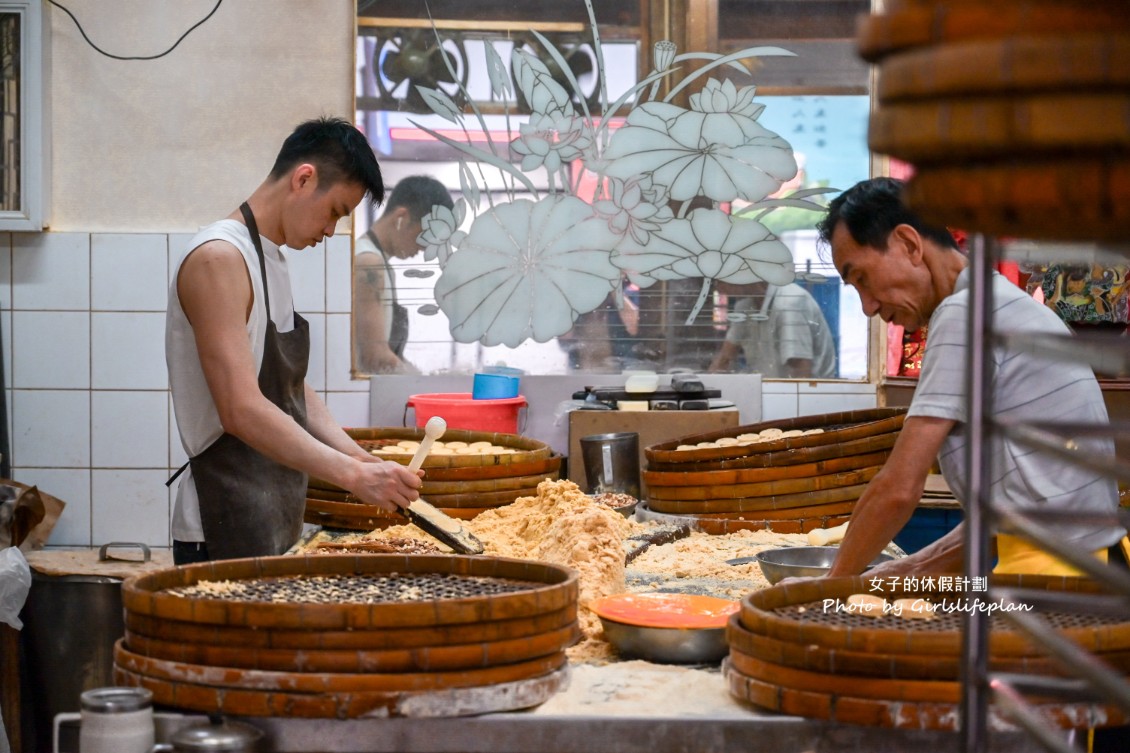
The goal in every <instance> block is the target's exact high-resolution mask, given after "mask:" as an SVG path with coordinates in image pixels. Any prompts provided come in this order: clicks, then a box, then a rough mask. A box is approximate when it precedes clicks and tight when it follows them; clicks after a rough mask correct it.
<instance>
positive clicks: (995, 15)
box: [856, 0, 1130, 63]
mask: <svg viewBox="0 0 1130 753" xmlns="http://www.w3.org/2000/svg"><path fill="white" fill-rule="evenodd" d="M1128 28H1130V18H1128V17H1127V15H1126V6H1125V4H1124V3H1123V2H1122V0H1090V1H1089V2H1071V1H1070V0H1069V1H1068V2H1063V1H1062V0H1059V1H1058V2H1048V0H1000V1H998V2H993V3H985V2H983V0H982V1H979V2H972V1H970V0H964V1H963V0H946V2H944V3H943V2H934V3H915V4H909V3H907V4H905V5H904V6H903V7H897V6H896V7H895V8H892V9H891V12H889V13H885V14H872V15H870V16H863V17H862V18H861V19H860V21H859V24H858V25H857V31H856V48H857V51H858V52H859V56H860V57H861V58H863V59H864V60H866V61H868V62H871V63H873V62H876V61H878V60H880V59H883V58H885V57H886V56H888V55H891V54H892V53H896V52H900V51H904V50H909V49H913V48H916V47H929V46H934V45H942V44H952V43H955V42H963V41H968V40H975V39H1000V38H1004V37H1020V36H1036V37H1047V36H1062V35H1064V34H1075V33H1088V32H1107V31H1110V30H1112V29H1122V30H1125V29H1128Z"/></svg>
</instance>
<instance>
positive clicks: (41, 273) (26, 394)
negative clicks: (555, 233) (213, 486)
mask: <svg viewBox="0 0 1130 753" xmlns="http://www.w3.org/2000/svg"><path fill="white" fill-rule="evenodd" d="M191 237H192V236H191V234H186V233H172V234H156V233H154V234H118V233H105V234H101V233H93V234H91V233H43V234H22V233H15V234H12V233H2V234H0V336H2V338H3V348H2V354H3V363H4V383H5V385H6V387H7V394H6V397H7V400H8V410H9V450H10V458H9V461H10V463H11V467H12V477H13V478H14V479H15V480H17V481H20V482H22V483H25V484H35V485H38V486H39V487H40V488H41V489H42V490H43V491H45V492H47V493H49V494H52V495H54V496H56V497H58V498H59V499H61V500H63V501H64V502H65V503H66V505H67V506H66V509H65V510H64V512H63V516H62V518H61V519H60V520H59V522H58V524H57V525H56V526H55V528H54V530H53V532H52V535H51V539H50V542H49V543H50V544H52V545H60V546H64V545H65V546H74V545H99V544H103V543H106V542H108V541H141V542H144V543H146V544H150V545H152V546H168V545H169V517H170V514H171V511H172V493H171V492H170V491H169V490H168V489H166V487H165V483H164V482H165V479H167V478H168V477H169V475H170V474H171V473H172V472H173V470H175V469H176V468H177V467H179V466H180V464H181V463H183V462H184V459H185V458H184V451H183V450H182V449H181V446H180V440H179V438H178V437H177V433H176V425H175V421H174V419H173V412H172V405H171V402H170V400H169V394H168V375H167V373H166V370H165V345H164V343H165V304H166V298H167V296H168V285H169V280H170V279H171V278H172V274H173V272H174V270H175V267H176V262H177V261H178V260H179V259H180V257H181V255H182V254H183V253H184V251H185V249H186V247H187V244H188V242H189V240H190V239H191ZM349 254H350V246H349V238H348V236H337V237H334V238H331V239H330V240H329V241H328V242H327V243H326V244H323V245H322V246H320V247H318V248H315V249H307V250H305V251H301V252H297V253H294V254H292V255H291V264H292V269H293V280H294V298H295V302H296V306H297V307H298V309H299V310H300V311H301V313H302V314H303V315H304V316H306V318H307V319H309V320H310V325H311V334H312V338H313V349H314V352H313V354H312V358H311V373H310V383H311V384H312V385H313V386H314V387H315V388H316V389H318V390H320V391H321V392H322V396H323V398H324V399H325V400H326V401H327V403H328V404H329V405H330V407H331V408H332V409H333V411H334V414H335V415H336V416H337V417H338V420H340V421H341V422H342V423H343V424H346V425H352V426H365V425H367V424H368V418H369V403H368V399H369V397H368V392H369V384H368V382H367V381H364V380H352V379H350V377H349V348H348V337H349V314H348V312H349V306H350V300H349V294H350V284H349ZM327 375H329V376H327ZM174 486H175V485H174Z"/></svg>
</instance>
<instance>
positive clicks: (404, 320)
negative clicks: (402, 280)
mask: <svg viewBox="0 0 1130 753" xmlns="http://www.w3.org/2000/svg"><path fill="white" fill-rule="evenodd" d="M365 235H366V237H368V239H369V241H370V242H371V243H372V244H373V247H374V248H375V249H377V253H379V254H380V255H381V258H382V259H383V260H384V263H385V269H386V270H387V273H388V275H387V279H388V285H389V289H388V294H389V295H391V296H392V324H391V325H390V326H389V329H388V347H389V350H391V351H392V352H393V353H395V354H396V357H397V358H403V357H404V346H405V345H407V344H408V309H407V308H405V307H404V306H401V305H400V304H399V303H397V301H396V271H395V270H394V269H393V268H392V267H391V266H390V265H389V263H388V257H387V256H386V255H385V252H384V249H382V248H381V244H380V243H378V242H377V235H376V233H374V232H373V231H372V230H370V231H369V232H367V233H365Z"/></svg>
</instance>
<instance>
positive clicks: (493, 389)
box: [471, 374, 518, 400]
mask: <svg viewBox="0 0 1130 753" xmlns="http://www.w3.org/2000/svg"><path fill="white" fill-rule="evenodd" d="M510 397H518V377H515V376H508V375H506V374H475V379H474V382H473V383H472V386H471V398H472V399H474V400H499V399H502V398H510Z"/></svg>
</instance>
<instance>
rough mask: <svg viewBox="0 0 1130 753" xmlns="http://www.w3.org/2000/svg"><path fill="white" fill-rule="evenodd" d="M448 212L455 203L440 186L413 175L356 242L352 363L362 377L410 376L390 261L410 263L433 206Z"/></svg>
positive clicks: (403, 317) (402, 311)
mask: <svg viewBox="0 0 1130 753" xmlns="http://www.w3.org/2000/svg"><path fill="white" fill-rule="evenodd" d="M436 204H439V205H442V206H445V207H447V208H448V209H451V208H452V207H453V206H454V202H453V201H452V200H451V196H450V194H448V192H447V189H446V188H444V186H443V184H442V183H440V182H439V181H438V180H436V179H435V178H430V177H428V176H426V175H413V176H411V177H408V178H405V179H403V180H402V181H400V182H399V183H397V184H396V187H395V188H393V190H392V193H390V194H389V197H388V203H387V204H386V205H385V209H384V212H383V213H382V214H381V216H380V217H379V218H378V219H377V221H376V222H374V223H373V225H372V227H370V228H369V230H368V232H366V233H365V234H364V235H363V236H361V237H360V238H358V239H357V252H356V255H355V257H354V259H353V328H354V331H353V342H354V354H355V356H356V359H355V365H356V367H357V369H358V371H361V372H363V373H366V374H388V373H397V372H400V373H405V372H407V373H414V372H415V371H416V369H415V368H414V367H413V366H412V365H411V364H410V363H408V362H407V361H405V360H404V345H405V343H406V342H407V341H408V309H406V308H405V307H404V306H402V305H401V304H400V303H399V302H398V301H397V296H396V284H395V276H394V270H393V268H392V267H391V266H390V265H389V258H390V257H392V258H394V259H410V258H412V257H413V256H415V255H416V254H418V253H420V251H421V250H422V248H423V247H422V246H421V245H420V244H419V243H418V242H417V240H416V239H417V237H418V236H419V235H420V233H421V232H423V228H422V226H421V222H422V221H423V219H424V217H426V216H427V215H428V213H429V212H431V211H432V206H433V205H436Z"/></svg>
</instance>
